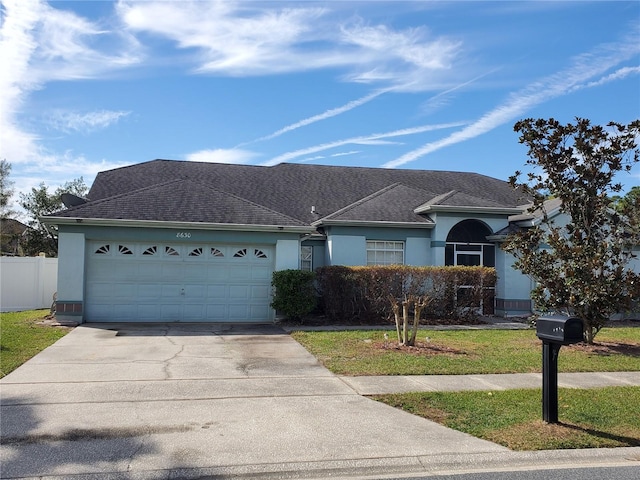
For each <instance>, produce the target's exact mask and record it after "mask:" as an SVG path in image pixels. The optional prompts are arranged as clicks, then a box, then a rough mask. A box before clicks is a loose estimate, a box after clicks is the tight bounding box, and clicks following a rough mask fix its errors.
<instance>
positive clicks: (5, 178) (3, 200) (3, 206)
mask: <svg viewBox="0 0 640 480" xmlns="http://www.w3.org/2000/svg"><path fill="white" fill-rule="evenodd" d="M10 174H11V164H10V163H9V162H7V160H6V159H2V160H0V218H9V217H12V216H14V215H15V214H16V212H15V210H13V208H11V197H13V191H14V190H13V185H14V183H13V181H12V180H10V179H9V175H10Z"/></svg>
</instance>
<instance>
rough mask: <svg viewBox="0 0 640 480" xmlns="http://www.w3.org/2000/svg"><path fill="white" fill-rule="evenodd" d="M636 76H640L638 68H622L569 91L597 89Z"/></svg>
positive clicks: (639, 68)
mask: <svg viewBox="0 0 640 480" xmlns="http://www.w3.org/2000/svg"><path fill="white" fill-rule="evenodd" d="M638 74H640V67H622V68H619V69H618V70H616V71H615V72H613V73H611V74H609V75H606V76H604V77H602V78H600V79H599V80H596V81H594V82H589V83H587V84H584V85H576V86H575V87H573V88H572V89H571V91H572V92H574V91H576V90H581V89H583V88H591V87H599V86H600V85H605V84H607V83H609V82H614V81H616V80H622V79H623V78H626V77H628V76H629V75H638Z"/></svg>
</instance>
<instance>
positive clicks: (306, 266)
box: [300, 245, 313, 272]
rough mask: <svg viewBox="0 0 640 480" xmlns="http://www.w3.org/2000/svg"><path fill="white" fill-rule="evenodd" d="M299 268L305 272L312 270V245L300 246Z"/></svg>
mask: <svg viewBox="0 0 640 480" xmlns="http://www.w3.org/2000/svg"><path fill="white" fill-rule="evenodd" d="M300 270H304V271H307V272H310V271H312V270H313V247H309V246H306V245H302V246H300Z"/></svg>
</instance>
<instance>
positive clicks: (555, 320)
mask: <svg viewBox="0 0 640 480" xmlns="http://www.w3.org/2000/svg"><path fill="white" fill-rule="evenodd" d="M582 330H583V324H582V320H581V319H579V318H576V317H563V316H560V315H553V316H548V317H539V318H538V320H536V335H537V336H538V338H539V339H540V340H542V341H543V342H551V343H557V344H559V345H570V344H572V343H578V342H581V341H582V340H583V338H584V337H583V333H582Z"/></svg>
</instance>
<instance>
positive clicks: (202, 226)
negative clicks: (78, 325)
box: [40, 217, 316, 233]
mask: <svg viewBox="0 0 640 480" xmlns="http://www.w3.org/2000/svg"><path fill="white" fill-rule="evenodd" d="M40 220H41V221H42V222H44V223H48V224H51V225H90V226H100V227H144V228H166V229H178V228H180V229H197V230H234V231H243V232H290V233H313V232H315V231H316V229H315V227H313V226H311V225H302V226H299V225H250V224H244V223H205V222H172V221H160V220H126V219H115V218H79V217H40Z"/></svg>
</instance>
